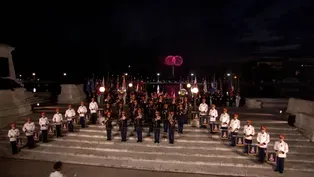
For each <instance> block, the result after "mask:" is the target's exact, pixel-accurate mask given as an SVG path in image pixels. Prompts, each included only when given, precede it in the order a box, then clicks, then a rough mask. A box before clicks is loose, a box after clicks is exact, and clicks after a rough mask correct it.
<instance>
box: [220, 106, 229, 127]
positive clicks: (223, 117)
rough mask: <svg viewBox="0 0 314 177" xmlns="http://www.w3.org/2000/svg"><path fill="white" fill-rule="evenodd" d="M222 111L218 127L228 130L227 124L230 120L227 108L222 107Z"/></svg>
mask: <svg viewBox="0 0 314 177" xmlns="http://www.w3.org/2000/svg"><path fill="white" fill-rule="evenodd" d="M223 111H224V112H223V113H222V114H221V115H220V119H219V121H220V129H221V130H228V125H229V122H230V115H229V114H228V110H227V108H224V109H223Z"/></svg>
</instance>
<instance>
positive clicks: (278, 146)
mask: <svg viewBox="0 0 314 177" xmlns="http://www.w3.org/2000/svg"><path fill="white" fill-rule="evenodd" d="M274 150H275V151H277V157H280V158H286V157H287V153H288V152H289V147H288V144H287V143H286V142H284V141H282V142H279V141H276V142H275V145H274Z"/></svg>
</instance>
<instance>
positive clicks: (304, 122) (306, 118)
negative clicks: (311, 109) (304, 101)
mask: <svg viewBox="0 0 314 177" xmlns="http://www.w3.org/2000/svg"><path fill="white" fill-rule="evenodd" d="M313 125H314V116H313V115H308V114H304V113H297V114H296V122H295V126H296V127H298V129H299V131H300V132H301V133H302V134H303V136H305V137H306V138H308V139H310V141H312V142H314V127H313Z"/></svg>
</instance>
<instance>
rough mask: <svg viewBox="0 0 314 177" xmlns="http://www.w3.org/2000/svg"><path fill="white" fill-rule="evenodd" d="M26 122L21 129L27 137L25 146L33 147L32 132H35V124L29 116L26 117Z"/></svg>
mask: <svg viewBox="0 0 314 177" xmlns="http://www.w3.org/2000/svg"><path fill="white" fill-rule="evenodd" d="M26 121H27V122H26V123H25V124H24V126H23V128H22V130H23V132H25V135H26V137H27V147H28V148H29V149H31V148H33V147H34V132H35V124H34V122H31V119H30V118H29V117H27V118H26Z"/></svg>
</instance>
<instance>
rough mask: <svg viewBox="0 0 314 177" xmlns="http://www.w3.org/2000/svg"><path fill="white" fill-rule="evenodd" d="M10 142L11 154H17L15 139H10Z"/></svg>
mask: <svg viewBox="0 0 314 177" xmlns="http://www.w3.org/2000/svg"><path fill="white" fill-rule="evenodd" d="M10 143H11V149H12V154H13V155H14V154H17V153H18V149H17V144H16V141H10Z"/></svg>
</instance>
